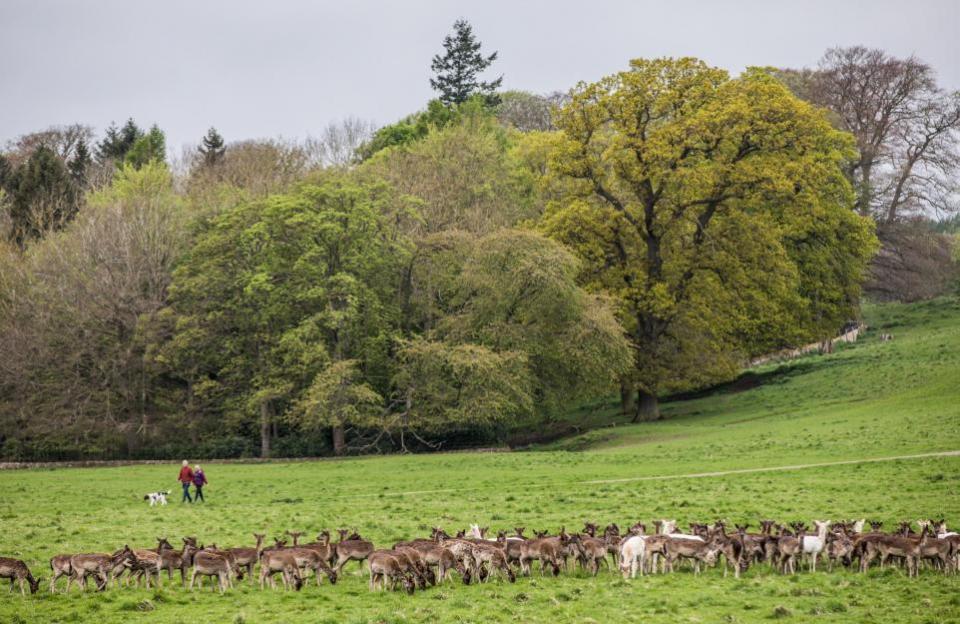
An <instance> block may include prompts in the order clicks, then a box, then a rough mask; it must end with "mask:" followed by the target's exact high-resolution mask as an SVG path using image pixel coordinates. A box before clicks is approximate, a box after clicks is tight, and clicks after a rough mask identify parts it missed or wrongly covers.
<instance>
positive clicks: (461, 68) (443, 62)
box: [430, 20, 503, 106]
mask: <svg viewBox="0 0 960 624" xmlns="http://www.w3.org/2000/svg"><path fill="white" fill-rule="evenodd" d="M481 45H482V44H481V43H480V42H479V41H477V39H476V37H474V35H473V28H472V27H471V26H470V24H469V23H468V22H467V21H466V20H457V21H456V22H454V24H453V34H452V35H447V36H446V37H445V38H444V40H443V48H444V50H445V52H444V54H443V55H442V56H441V55H439V54H437V55H436V56H434V57H433V62H432V63H431V64H430V68H431V69H432V70H433V71H434V74H435V75H436V76H435V77H434V78H431V79H430V86H431V87H433V89H434V90H435V91H439V92H440V101H441V102H443V103H444V104H446V105H447V106H451V105H456V104H462V103H463V102H466V101H467V100H468V99H470V97H471V96H473V95H483V96H484V97H485V98H486V99H487V102H488V103H489V104H496V103H497V101H496V100H497V98H496V95H495V93H496V90H497V89H499V88H500V84H501V83H502V82H503V76H500V77H499V78H497V79H496V80H493V81H490V82H483V81H481V80H480V77H479V76H480V74H481V73H482V72H483V71H484V70H485V69H487V68H488V67H489V66H490V65H491V64H492V63H493V62H494V61H495V60H497V53H496V52H494V53H493V54H491V55H490V56H484V55H483V54H481V53H480V46H481Z"/></svg>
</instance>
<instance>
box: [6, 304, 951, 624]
mask: <svg viewBox="0 0 960 624" xmlns="http://www.w3.org/2000/svg"><path fill="white" fill-rule="evenodd" d="M867 315H868V322H870V324H871V326H872V329H873V331H872V332H871V333H870V334H869V335H868V338H867V339H866V340H864V341H861V342H859V343H857V344H856V345H854V346H851V347H848V348H845V349H843V350H841V351H839V352H838V353H836V354H834V355H831V356H827V357H811V358H806V359H803V360H799V361H797V362H794V363H791V364H788V365H785V366H783V367H781V368H779V369H777V368H776V367H767V368H765V369H761V370H760V371H757V372H759V373H761V374H763V373H769V374H770V375H769V376H768V377H767V383H765V384H764V385H761V386H759V387H757V388H754V389H751V390H748V391H745V392H740V393H728V394H715V395H711V396H707V397H703V398H699V399H695V400H688V401H682V402H675V403H669V404H667V405H665V407H664V413H665V414H667V415H669V417H670V418H669V419H668V420H666V421H664V422H660V423H655V424H647V425H635V426H618V427H611V428H602V429H597V430H594V431H591V432H589V433H586V434H584V435H582V436H579V437H577V438H572V439H568V440H564V441H562V442H559V443H556V444H554V445H552V446H551V447H548V449H547V450H543V451H541V452H530V453H509V454H505V453H503V454H501V453H498V454H482V453H458V454H445V455H428V456H414V457H412V456H406V457H386V458H366V459H354V460H346V461H340V462H317V463H307V464H274V465H223V466H216V465H212V466H208V467H207V472H208V475H209V476H210V478H211V481H212V484H211V486H210V489H209V491H208V496H209V498H210V502H209V504H208V505H207V506H205V507H201V506H194V507H181V506H180V505H178V504H176V503H174V504H172V505H170V506H168V507H166V508H162V509H159V510H153V511H151V510H150V509H149V508H148V507H146V504H145V503H144V502H143V501H141V500H139V499H138V495H140V496H142V493H143V492H147V491H152V490H155V489H158V488H160V487H168V486H171V485H173V484H172V483H171V482H172V480H173V475H175V473H176V470H177V467H176V466H170V467H159V466H140V467H129V468H105V469H81V470H56V471H39V470H38V471H27V472H12V473H0V493H2V494H0V529H2V532H0V536H2V537H0V552H2V553H3V554H4V555H14V556H19V557H23V558H25V559H26V560H27V561H28V562H29V563H30V564H31V566H32V567H34V569H35V570H36V569H39V570H41V574H43V575H44V576H47V575H48V570H47V568H46V560H47V559H48V558H49V557H50V556H51V555H52V554H54V553H55V552H77V551H92V550H98V549H112V548H115V547H117V546H119V545H121V544H122V543H124V542H128V543H130V544H131V545H137V546H141V547H143V546H149V545H152V544H151V542H152V540H153V538H154V536H156V535H165V536H170V537H172V538H177V537H178V536H180V535H184V534H197V535H200V536H201V538H202V539H205V540H207V541H213V540H215V541H217V542H218V543H220V544H221V545H223V544H230V545H240V544H246V543H248V542H249V541H250V536H249V534H250V533H251V532H252V531H254V530H258V531H259V530H260V529H266V530H268V531H270V532H272V533H273V534H277V533H279V532H281V531H282V530H284V529H288V528H289V529H308V530H316V529H319V528H321V527H334V526H345V525H349V526H355V527H358V528H360V529H361V531H362V532H363V533H364V534H365V535H368V536H369V537H371V538H373V539H374V540H375V541H376V542H377V543H378V544H381V543H389V542H391V541H393V540H395V539H399V538H402V537H410V536H414V535H422V534H424V533H426V532H427V530H428V527H429V526H432V525H435V524H441V525H444V526H446V527H451V528H452V527H458V526H462V525H466V524H467V523H469V522H479V523H480V524H482V525H490V526H493V527H508V526H514V525H517V524H519V525H524V526H527V527H537V528H541V527H549V528H551V529H554V530H556V529H557V528H558V527H559V526H560V525H561V524H566V525H567V526H568V527H571V526H574V525H579V523H580V522H582V521H583V520H586V519H592V520H599V521H604V522H607V521H617V522H619V523H621V525H622V524H624V523H626V522H628V521H635V520H636V519H644V520H647V521H649V520H651V519H652V518H655V517H675V518H677V519H678V520H680V521H682V522H686V521H689V520H693V519H701V520H709V519H713V518H715V517H724V518H726V519H728V520H729V521H731V522H733V521H738V520H750V521H752V522H754V523H755V522H756V520H757V519H758V518H760V517H761V516H763V517H766V516H770V517H775V518H779V519H785V520H790V519H801V518H802V519H805V520H807V521H808V522H809V521H810V520H811V519H812V518H814V517H821V516H823V517H834V518H837V517H853V516H857V517H862V516H869V517H878V518H881V519H884V520H887V521H888V522H892V521H894V520H898V519H902V518H915V517H920V516H931V515H938V516H939V515H945V516H946V517H947V518H949V519H951V520H952V521H953V524H960V498H958V494H960V489H958V483H960V457H943V458H927V459H911V460H900V461H892V462H879V463H863V464H854V465H844V466H830V467H819V468H808V469H803V470H797V471H784V472H754V473H746V474H733V475H729V476H722V477H712V478H700V479H689V478H677V479H668V480H635V481H620V482H610V483H585V482H586V481H590V480H606V479H630V478H634V477H644V476H663V475H683V474H687V473H696V472H703V471H714V470H725V469H742V468H762V467H771V466H782V465H788V464H800V463H817V462H826V461H840V460H853V459H863V458H875V457H886V456H893V455H903V454H912V453H923V452H930V451H944V450H955V449H960V303H958V302H957V301H956V300H942V301H938V302H933V303H928V304H920V305H914V306H882V307H875V308H870V309H868V311H867ZM881 330H882V331H891V332H892V333H894V335H895V340H894V341H893V342H892V343H880V342H878V340H877V338H876V336H877V334H878V333H879V331H881ZM590 418H591V420H593V421H595V422H598V421H602V420H604V419H615V418H616V416H615V415H614V412H613V408H612V406H602V405H601V406H598V407H597V408H594V409H593V410H592V415H591V416H590ZM571 451H575V452H571ZM576 528H579V526H577V527H576ZM351 569H352V570H355V569H356V568H355V567H351ZM957 586H958V580H957V578H956V577H949V578H947V577H943V576H941V575H938V574H933V573H929V572H928V573H926V574H924V575H923V577H922V578H921V579H919V580H908V579H906V578H904V577H903V576H902V575H901V573H900V572H899V571H895V570H887V571H884V572H879V571H875V572H871V573H869V574H868V575H866V576H860V575H856V574H850V573H847V572H834V573H832V574H826V573H818V574H816V575H811V574H808V573H804V574H803V575H800V576H798V577H794V578H781V577H779V576H776V575H773V574H771V573H770V572H769V571H768V570H767V569H766V568H765V567H763V566H761V567H760V568H758V569H752V570H751V571H750V572H749V573H748V575H747V578H745V579H743V580H741V581H734V580H733V579H732V578H729V579H725V578H722V576H721V575H720V573H719V571H718V570H711V571H710V572H708V573H707V574H706V575H705V576H704V577H703V578H702V579H696V580H695V579H694V578H693V577H692V576H691V575H690V574H687V573H679V574H677V575H674V576H671V577H656V578H647V579H643V580H637V581H634V582H630V583H625V582H623V581H621V580H619V578H618V577H616V576H614V575H611V574H603V575H601V577H600V578H598V579H586V578H579V577H563V578H560V579H540V578H534V579H522V580H520V581H519V582H518V583H517V584H516V585H509V584H501V583H498V582H494V583H491V584H488V585H486V586H483V587H477V586H471V587H463V586H454V585H452V584H451V585H449V586H447V587H444V588H440V589H431V590H429V591H427V592H424V593H418V594H417V595H416V596H414V597H412V598H411V597H406V596H401V595H377V596H371V595H369V594H368V592H367V590H366V587H365V585H364V580H363V579H361V578H360V577H358V576H354V575H352V574H350V575H348V578H346V579H344V580H343V581H342V582H341V583H340V584H338V585H337V586H336V587H334V588H331V587H328V586H324V587H323V588H320V589H318V588H316V587H315V586H310V587H308V588H306V589H305V590H304V591H303V592H302V593H300V594H297V595H294V594H287V595H284V594H282V592H276V593H271V592H259V591H256V590H253V589H251V588H249V587H245V588H244V589H241V590H237V591H235V592H233V593H232V595H228V596H227V597H220V596H216V595H211V594H210V593H209V592H204V593H202V594H199V593H198V594H193V595H191V594H189V593H187V592H184V591H182V590H180V589H179V588H176V589H174V588H173V587H172V586H170V585H167V586H165V588H164V589H163V590H162V591H160V592H154V591H153V590H150V591H147V590H132V589H125V590H119V591H111V592H108V593H107V594H105V595H92V594H91V595H86V596H82V595H80V594H78V593H74V594H73V595H71V596H63V595H56V596H51V595H49V594H46V593H44V594H43V595H42V596H36V597H33V598H31V599H27V600H22V599H21V598H20V597H19V596H3V597H0V621H5V620H8V619H16V618H20V619H22V620H24V621H28V622H33V621H36V622H48V621H89V620H92V619H96V620H98V621H101V622H114V621H116V622H121V621H131V620H142V621H148V622H181V621H182V622H195V621H230V620H231V619H233V618H239V619H241V620H244V619H245V621H248V622H260V621H267V622H287V621H304V622H308V621H309V622H315V621H337V622H344V621H346V622H353V621H357V622H366V621H391V622H392V621H434V620H436V619H438V618H439V619H441V620H443V621H457V620H462V621H511V620H512V621H549V620H564V621H591V620H592V621H598V622H604V621H657V622H677V621H690V622H715V621H729V622H740V621H744V622H747V621H764V620H766V619H768V618H770V617H772V616H774V615H775V613H779V614H780V615H782V616H785V617H787V618H791V619H792V620H793V621H809V620H813V619H815V620H816V621H824V622H834V621H836V622H839V621H843V622H846V621H863V622H867V621H873V622H876V621H898V622H902V621H916V622H926V621H951V620H954V619H960V598H958V597H957V596H956V589H957ZM0 595H2V594H0ZM778 607H783V609H785V611H779V612H777V611H776V609H777V608H778ZM139 609H146V611H144V612H142V613H141V612H140V611H139Z"/></svg>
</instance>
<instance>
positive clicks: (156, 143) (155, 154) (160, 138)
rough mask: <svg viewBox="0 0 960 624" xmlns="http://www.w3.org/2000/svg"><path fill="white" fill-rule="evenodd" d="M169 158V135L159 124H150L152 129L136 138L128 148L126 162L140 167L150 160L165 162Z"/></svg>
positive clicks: (137, 167) (134, 166) (136, 167)
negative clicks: (167, 135)
mask: <svg viewBox="0 0 960 624" xmlns="http://www.w3.org/2000/svg"><path fill="white" fill-rule="evenodd" d="M166 159H167V137H166V135H164V134H163V130H161V129H160V127H159V126H157V124H153V125H152V126H150V131H149V132H147V133H146V134H143V135H141V136H140V138H138V139H137V140H136V142H135V143H134V144H133V146H132V147H130V149H129V150H127V155H126V157H125V158H124V162H126V163H127V164H129V165H133V168H134V169H140V168H141V167H143V166H144V165H145V164H147V163H149V162H163V161H165V160H166Z"/></svg>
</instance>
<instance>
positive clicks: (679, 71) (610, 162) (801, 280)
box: [541, 58, 875, 418]
mask: <svg viewBox="0 0 960 624" xmlns="http://www.w3.org/2000/svg"><path fill="white" fill-rule="evenodd" d="M557 125H558V126H559V128H560V129H561V132H562V135H561V138H560V140H558V141H556V143H555V145H554V146H553V150H552V152H551V156H550V161H549V173H548V174H547V183H548V184H550V183H553V184H554V185H555V187H554V189H553V192H554V193H555V194H556V199H554V200H553V201H551V203H550V206H549V208H548V209H547V213H546V214H545V215H544V218H543V220H542V222H541V228H542V229H543V231H545V232H547V233H548V234H549V235H550V236H552V237H554V238H556V239H557V240H560V241H563V242H564V243H566V244H568V245H569V246H570V247H571V248H572V249H573V250H575V251H576V253H577V254H578V256H580V257H581V259H582V260H583V262H584V268H583V271H582V273H581V279H582V281H583V283H585V284H586V285H588V286H589V287H590V288H591V289H593V290H598V291H604V292H609V293H611V294H612V295H614V296H615V297H616V298H617V301H618V303H619V312H620V319H621V322H622V323H623V324H624V326H625V327H626V329H627V332H628V333H629V335H630V338H631V341H632V343H633V347H634V354H635V368H634V372H633V373H632V374H631V375H630V376H629V378H628V379H625V380H624V383H625V385H626V386H627V388H630V387H632V385H633V384H636V385H637V386H638V387H639V389H640V411H639V412H638V416H639V417H646V418H655V417H657V414H658V412H657V408H656V396H657V395H658V394H659V393H661V392H664V391H669V390H676V389H682V388H685V387H692V386H696V385H702V384H705V383H709V382H711V381H716V380H719V379H724V378H728V377H730V376H732V374H733V373H734V371H735V370H736V368H737V366H738V363H739V360H740V359H742V357H743V356H744V355H746V354H750V353H756V352H759V351H761V350H764V349H770V348H772V347H774V346H776V345H777V344H778V343H785V344H789V343H791V342H792V341H795V340H796V339H798V338H799V337H800V336H802V335H817V334H821V333H823V332H825V331H828V330H829V331H832V330H833V329H834V328H835V327H837V326H838V324H839V323H842V321H843V320H844V319H847V318H850V317H851V316H854V315H855V314H856V306H857V295H858V292H859V284H860V281H861V279H862V274H863V271H864V268H865V265H866V262H867V260H868V258H869V257H870V255H871V254H872V252H873V250H874V243H875V240H874V236H873V234H872V229H871V227H870V224H869V222H867V221H865V220H863V219H861V218H859V217H857V216H856V215H855V214H854V213H853V212H852V211H851V210H850V208H851V206H852V202H853V195H852V192H851V188H850V186H849V183H848V182H847V181H846V179H845V177H844V175H843V165H844V163H845V162H846V161H847V160H849V159H850V158H851V157H852V155H853V145H852V143H851V141H850V139H849V137H848V136H847V135H844V134H843V133H841V132H838V131H836V130H834V129H833V128H832V127H831V125H830V123H829V122H828V121H827V119H826V118H825V116H824V115H823V113H822V112H820V111H817V110H816V109H814V108H813V107H811V106H810V105H808V104H806V103H804V102H802V101H800V100H798V99H797V98H796V97H794V96H793V95H791V94H790V92H789V91H788V90H787V89H786V88H785V87H784V86H783V85H782V84H781V83H779V82H778V81H777V80H776V79H774V78H773V77H771V76H770V75H768V74H767V73H766V72H763V71H760V70H748V71H747V72H745V73H744V74H743V75H742V76H740V77H739V78H735V79H731V78H730V77H729V76H728V75H727V73H726V72H725V71H723V70H719V69H715V68H711V67H709V66H707V65H706V64H704V63H702V62H701V61H698V60H695V59H690V58H683V59H657V60H634V61H631V63H630V69H629V70H627V71H623V72H620V73H617V74H614V75H611V76H607V77H606V78H604V79H602V80H600V81H598V82H595V83H590V84H581V85H579V86H578V87H577V89H575V90H574V93H573V97H572V101H571V102H570V103H569V104H568V105H567V106H565V107H564V108H563V109H561V111H560V113H559V115H558V118H557ZM824 237H827V238H826V240H825V239H824ZM627 394H630V393H627Z"/></svg>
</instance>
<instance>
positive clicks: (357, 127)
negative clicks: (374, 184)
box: [304, 117, 377, 167]
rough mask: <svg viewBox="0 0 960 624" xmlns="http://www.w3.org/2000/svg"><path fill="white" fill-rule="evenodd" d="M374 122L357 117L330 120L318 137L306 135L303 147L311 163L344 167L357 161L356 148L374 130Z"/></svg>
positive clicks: (371, 134)
mask: <svg viewBox="0 0 960 624" xmlns="http://www.w3.org/2000/svg"><path fill="white" fill-rule="evenodd" d="M376 129H377V127H376V124H374V123H373V122H370V121H364V120H362V119H358V118H357V117H347V118H345V119H342V120H340V121H331V122H330V123H328V124H327V125H326V127H324V129H323V130H322V131H321V132H320V136H319V137H308V138H307V140H306V141H305V142H304V149H305V150H306V151H307V153H308V154H310V158H311V164H313V165H317V166H321V167H346V166H348V165H351V164H353V163H355V162H356V161H357V148H358V147H360V145H362V144H363V143H364V142H366V141H367V140H368V139H369V138H370V137H371V136H373V133H374V132H375V131H376Z"/></svg>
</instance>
